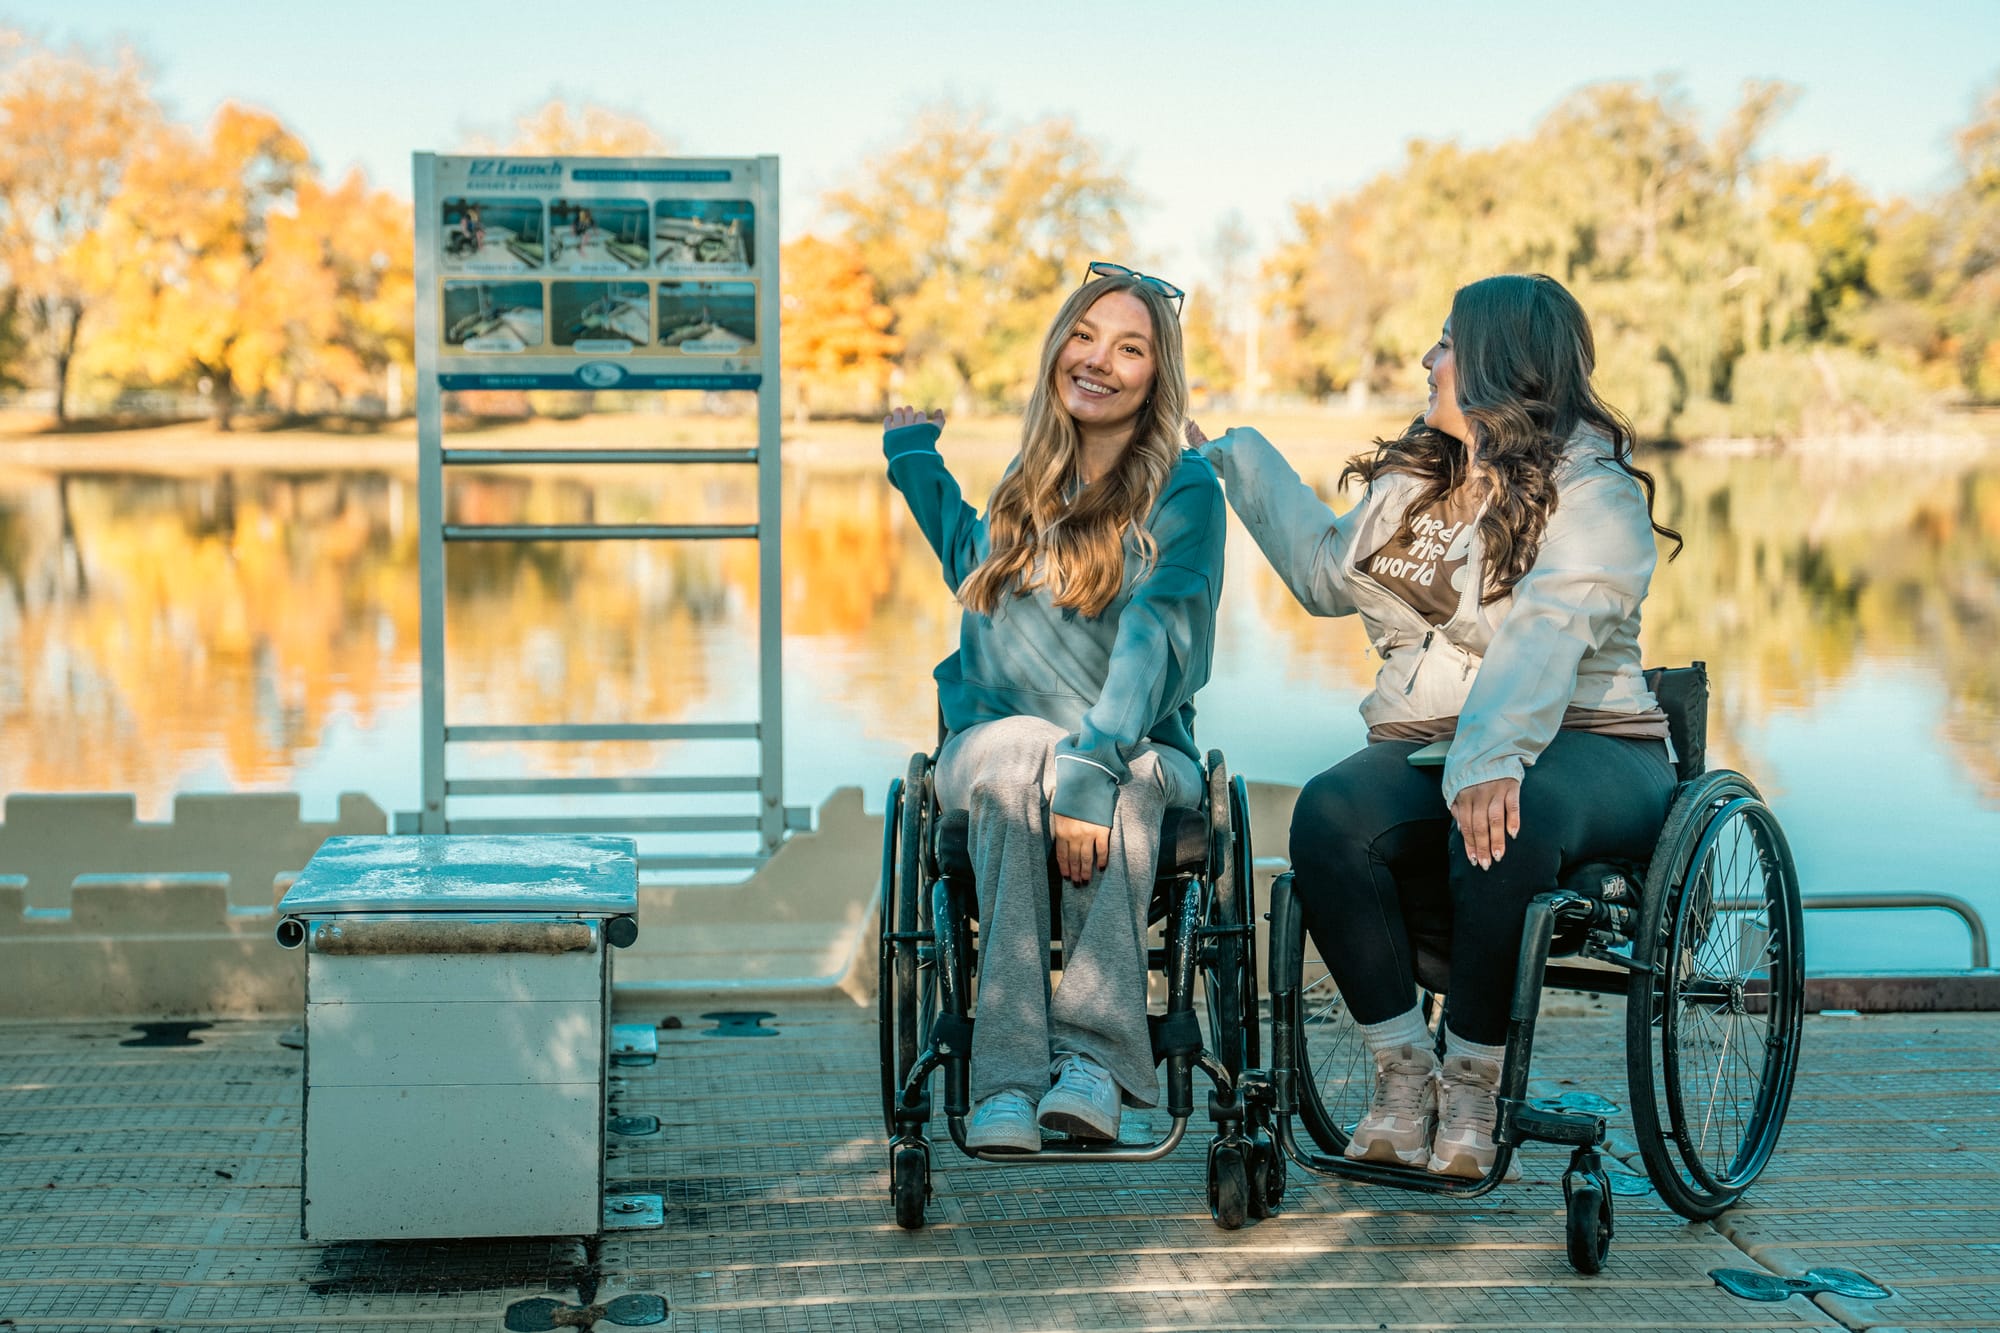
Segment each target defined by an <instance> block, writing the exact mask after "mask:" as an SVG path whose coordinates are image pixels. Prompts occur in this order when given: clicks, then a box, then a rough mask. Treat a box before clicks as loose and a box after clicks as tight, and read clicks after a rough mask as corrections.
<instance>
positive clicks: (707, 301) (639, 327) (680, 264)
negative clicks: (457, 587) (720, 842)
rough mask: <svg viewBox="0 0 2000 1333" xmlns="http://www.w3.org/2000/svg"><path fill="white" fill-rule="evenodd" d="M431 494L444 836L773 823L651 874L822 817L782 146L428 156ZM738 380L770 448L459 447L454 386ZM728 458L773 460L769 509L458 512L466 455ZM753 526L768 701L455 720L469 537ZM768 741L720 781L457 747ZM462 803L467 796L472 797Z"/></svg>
mask: <svg viewBox="0 0 2000 1333" xmlns="http://www.w3.org/2000/svg"><path fill="white" fill-rule="evenodd" d="M414 165H415V174H416V182H415V186H416V189H415V193H416V217H417V223H416V236H417V253H416V289H417V299H416V363H417V446H418V474H417V502H418V508H419V511H420V522H419V534H418V543H419V568H420V577H421V581H422V589H421V591H422V598H421V601H422V613H423V633H422V648H423V694H422V713H423V802H422V808H421V809H419V810H418V811H416V812H414V814H411V815H402V816H399V817H398V819H397V827H398V830H399V831H406V832H423V833H447V832H449V833H524V832H560V833H578V832H592V833H634V834H655V835H666V834H715V833H754V834H756V835H757V836H756V847H755V850H753V851H750V852H747V853H742V854H736V853H722V854H716V853H698V852H697V853H680V854H645V855H642V856H641V858H640V865H641V868H642V869H693V868H719V869H746V868H751V867H754V866H755V865H757V864H759V863H761V862H762V860H763V859H764V858H766V857H768V856H770V855H771V854H772V853H773V852H775V851H776V850H777V848H778V845H779V843H780V842H781V841H782V840H783V838H784V835H785V833H786V831H787V828H788V827H798V826H801V825H802V823H803V821H804V817H805V816H806V814H807V812H806V811H803V810H792V809H788V808H787V807H786V806H785V804H784V793H783V773H784V765H783V757H784V746H783V731H782V727H783V716H784V714H783V695H782V680H783V672H782V658H781V653H782V636H781V628H782V626H781V616H780V612H781V606H780V602H779V596H780V587H779V569H780V565H779V557H780V542H779V522H780V510H781V502H782V473H781V471H780V441H779V431H780V423H781V418H780V412H781V410H782V409H781V404H780V402H779V376H778V312H779V304H778V159H777V158H775V157H756V158H695V159H678V158H585V157H442V156H438V155H435V154H431V153H418V154H416V156H415V163H414ZM463 389H619V390H639V391H658V392H671V391H674V390H699V391H717V390H739V391H753V390H754V391H755V392H756V394H757V446H756V448H754V449H632V448H617V449H576V448H564V449H460V448H450V447H447V445H446V443H445V439H444V419H443V401H444V398H443V396H444V393H445V392H446V391H448V390H463ZM536 463H564V464H628V465H629V464H635V463H637V464H648V465H653V464H657V465H662V466H670V465H676V464H685V463H706V464H717V463H729V464H741V465H744V466H751V467H755V468H756V469H757V521H756V522H755V523H754V524H740V523H738V524H714V523H695V524H664V523H643V524H603V523H590V524H512V525H500V524H452V523H447V522H446V521H445V478H446V475H447V472H446V470H447V469H448V468H450V467H452V466H454V465H478V466H483V467H495V466H507V465H510V464H512V465H520V464H536ZM689 540H696V541H708V540H743V541H753V542H755V543H756V544H757V548H758V552H757V553H758V562H757V571H758V572H757V591H758V672H759V680H758V691H757V698H758V715H757V716H756V717H755V718H750V719H741V718H737V719H725V720H717V721H708V722H680V723H661V722H651V721H646V720H638V719H635V720H631V721H624V722H617V723H574V722H572V723H562V724H555V725H480V726H464V725H453V724H452V723H451V721H450V719H449V718H448V717H447V716H446V679H447V675H446V661H445V600H446V586H447V585H446V581H445V560H446V553H447V551H448V549H449V548H450V546H451V545H452V544H453V543H457V542H581V541H689ZM724 739H736V740H753V741H755V742H756V744H757V754H758V771H757V772H756V773H754V774H742V773H734V774H721V775H715V776H710V777H691V776H685V777H684V776H666V775H658V774H623V775H615V776H593V777H581V778H548V777H541V778H490V777H489V778H481V777H474V776H454V772H453V769H452V767H451V766H450V764H449V762H448V761H449V758H450V755H451V747H452V746H453V744H454V743H469V742H491V741H513V742H529V743H534V742H588V741H687V740H724ZM751 792H754V793H755V794H756V797H757V809H756V811H755V813H754V814H745V815H736V814H717V813H709V814H686V813H661V812H649V813H646V814H642V815H633V814H630V813H618V814H613V813H603V814H593V813H588V812H586V813H582V814H576V815H566V816H563V817H506V818H501V817H486V816H484V815H470V814H467V813H465V812H464V810H463V809H462V806H463V801H464V800H465V799H466V798H477V797H494V796H530V795H545V796H557V797H561V798H562V799H563V800H564V801H565V802H567V803H568V804H569V806H570V807H571V808H572V809H575V808H577V806H578V805H579V803H581V804H583V805H587V804H588V803H589V801H588V798H590V797H617V798H625V799H626V800H627V801H628V802H629V798H630V797H632V796H635V795H647V794H651V795H660V796H674V795H707V794H713V793H751ZM454 797H457V798H460V799H459V804H460V807H461V808H456V809H455V808H454V803H453V798H454Z"/></svg>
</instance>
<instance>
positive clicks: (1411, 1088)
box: [1347, 1046, 1438, 1166]
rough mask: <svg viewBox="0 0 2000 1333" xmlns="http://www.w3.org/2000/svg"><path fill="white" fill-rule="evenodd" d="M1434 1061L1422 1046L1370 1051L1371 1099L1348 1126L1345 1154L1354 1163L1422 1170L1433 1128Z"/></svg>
mask: <svg viewBox="0 0 2000 1333" xmlns="http://www.w3.org/2000/svg"><path fill="white" fill-rule="evenodd" d="M1437 1072H1438V1062H1437V1056H1436V1055H1435V1054H1433V1053H1432V1052H1431V1051H1430V1050H1429V1049H1428V1048H1426V1047H1423V1046H1392V1047H1390V1048H1389V1049H1388V1050H1385V1051H1377V1052H1375V1099H1374V1100H1373V1101H1372V1102H1370V1103H1369V1104H1368V1114H1366V1115H1364V1116H1362V1117H1361V1123H1360V1124H1358V1125H1356V1126H1355V1127H1354V1135H1353V1137H1352V1138H1350V1139H1348V1141H1347V1155H1348V1156H1349V1157H1352V1158H1353V1159H1354V1160H1355V1161H1357V1162H1393V1163H1396V1164H1398V1165H1401V1166H1422V1165H1423V1164H1424V1159H1425V1158H1427V1157H1429V1156H1430V1152H1431V1130H1432V1129H1433V1128H1434V1127H1435V1126H1436V1124H1437V1106H1438V1096H1437Z"/></svg>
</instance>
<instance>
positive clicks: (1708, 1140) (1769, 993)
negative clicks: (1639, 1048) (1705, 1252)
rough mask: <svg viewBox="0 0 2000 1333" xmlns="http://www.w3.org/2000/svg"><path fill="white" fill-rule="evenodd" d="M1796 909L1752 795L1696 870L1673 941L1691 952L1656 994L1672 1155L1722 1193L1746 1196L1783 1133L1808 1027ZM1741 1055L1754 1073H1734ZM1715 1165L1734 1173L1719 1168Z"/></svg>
mask: <svg viewBox="0 0 2000 1333" xmlns="http://www.w3.org/2000/svg"><path fill="white" fill-rule="evenodd" d="M1753 873H1754V876H1755V880H1756V883H1755V885H1754V886H1747V885H1745V884H1744V883H1743V882H1742V880H1741V876H1743V875H1747V874H1753ZM1718 879H1719V880H1720V881H1721V884H1720V885H1718ZM1797 903H1798V894H1797V891H1796V877H1795V872H1794V871H1793V868H1792V863H1791V857H1790V854H1789V851H1788V849H1787V848H1786V846H1785V843H1784V835H1783V833H1782V831H1780V830H1779V829H1778V826H1777V822H1776V820H1775V819H1774V818H1773V817H1772V815H1771V812H1770V810H1769V809H1768V808H1767V807H1766V806H1765V805H1764V804H1763V802H1762V801H1761V800H1758V799H1757V798H1756V797H1754V796H1747V795H1745V796H1738V797H1736V798H1734V799H1733V800H1730V801H1729V802H1728V803H1727V804H1726V805H1725V806H1724V807H1723V808H1722V809H1721V810H1720V811H1719V812H1718V813H1717V814H1716V815H1715V816H1714V817H1713V818H1712V819H1711V820H1710V821H1709V822H1708V825H1707V827H1706V828H1705V829H1704V830H1703V833H1702V835H1701V838H1700V840H1699V841H1698V842H1697V843H1696V845H1695V849H1694V854H1693V855H1692V856H1691V857H1690V858H1689V860H1688V869H1687V872H1686V874H1685V875H1684V876H1683V877H1682V879H1681V881H1680V885H1679V901H1678V902H1677V903H1676V904H1675V910H1674V935H1673V938H1674V939H1675V940H1678V941H1682V942H1683V943H1682V947H1680V948H1677V949H1674V950H1672V951H1670V953H1669V956H1668V957H1667V958H1666V959H1664V960H1663V961H1664V970H1663V973H1662V975H1661V977H1660V981H1659V983H1658V986H1657V989H1656V998H1657V999H1658V1001H1659V1002H1660V1005H1661V1008H1660V1020H1661V1043H1660V1053H1661V1066H1662V1074H1663V1081H1664V1084H1665V1092H1666V1098H1667V1107H1668V1113H1669V1130H1670V1136H1671V1139H1672V1141H1673V1143H1674V1145H1675V1150H1676V1152H1675V1155H1676V1156H1677V1157H1678V1158H1679V1159H1680V1162H1681V1165H1682V1167H1683V1168H1684V1169H1685V1170H1686V1172H1687V1174H1688V1175H1689V1176H1690V1177H1692V1178H1693V1180H1694V1181H1695V1183H1697V1184H1698V1185H1699V1186H1701V1187H1702V1188H1704V1189H1706V1190H1709V1191H1713V1192H1715V1193H1717V1194H1730V1195H1733V1194H1737V1193H1740V1192H1741V1191H1742V1190H1743V1189H1745V1188H1747V1187H1748V1186H1749V1184H1750V1183H1751V1182H1752V1181H1754V1180H1755V1179H1756V1178H1757V1176H1758V1174H1759V1173H1760V1172H1761V1171H1762V1170H1763V1169H1764V1166H1765V1164H1766V1163H1767V1162H1768V1161H1769V1160H1770V1157H1771V1153H1772V1151H1773V1150H1774V1149H1775V1148H1776V1146H1777V1141H1778V1135H1779V1132H1780V1130H1781V1129H1782V1127H1783V1124H1784V1113H1785V1109H1786V1107H1787V1105H1788V1104H1789V1102H1790V1098H1791V1088H1792V1075H1793V1073H1794V1071H1795V1069H1796V1065H1797V1060H1798V1046H1799V1034H1800V1031H1801V1027H1802V1021H1803V1013H1802V1009H1803V1006H1802V996H1801V994H1800V982H1801V976H1800V975H1799V973H1800V968H1799V963H1798V959H1799V957H1800V953H1801V950H1800V948H1799V940H1798V937H1797V932H1798V930H1799V928H1800V922H1799V920H1798V912H1797V908H1796V905H1797ZM1718 927H1721V929H1718ZM1746 946H1748V951H1747V952H1746ZM1731 954H1733V955H1734V957H1733V958H1732V957H1730V956H1729V955H1731ZM1759 1009H1761V1017H1762V1020H1763V1021H1762V1022H1758V1021H1756V1020H1757V1019H1758V1017H1759V1015H1758V1012H1757V1011H1758V1010H1759ZM1689 1020H1693V1021H1689ZM1683 1037H1687V1038H1690V1039H1691V1042H1684V1041H1683V1040H1682V1038H1683ZM1753 1042H1754V1043H1756V1045H1755V1046H1754V1047H1753V1046H1752V1044H1751V1043H1753ZM1689 1047H1698V1050H1696V1049H1690V1048H1689ZM1744 1057H1747V1058H1748V1060H1749V1062H1750V1063H1754V1064H1755V1065H1756V1066H1757V1067H1756V1069H1755V1070H1754V1071H1751V1070H1742V1069H1741V1068H1740V1066H1736V1061H1737V1060H1739V1059H1740V1058H1744ZM1710 1068H1713V1070H1714V1071H1715V1072H1714V1074H1713V1075H1712V1076H1710V1075H1707V1074H1705V1073H1704V1071H1705V1070H1708V1069H1710ZM1732 1068H1734V1072H1726V1071H1730V1070H1732ZM1704 1080H1706V1081H1704ZM1742 1081H1750V1087H1749V1096H1748V1098H1747V1102H1746V1100H1745V1099H1744V1097H1743V1096H1741V1095H1740V1094H1737V1095H1734V1096H1733V1097H1732V1096H1731V1095H1730V1094H1728V1092H1727V1089H1728V1088H1729V1087H1730V1086H1731V1085H1732V1084H1737V1085H1739V1086H1740V1085H1741V1082H1742ZM1711 1158H1722V1159H1723V1160H1726V1162H1727V1165H1726V1166H1725V1167H1724V1168H1723V1169H1721V1170H1717V1169H1714V1168H1713V1167H1712V1166H1711V1165H1710V1159H1711Z"/></svg>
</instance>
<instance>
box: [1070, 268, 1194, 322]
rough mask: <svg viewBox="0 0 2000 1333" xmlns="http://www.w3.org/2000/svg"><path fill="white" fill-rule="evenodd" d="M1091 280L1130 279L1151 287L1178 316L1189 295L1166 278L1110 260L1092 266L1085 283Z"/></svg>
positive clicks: (1142, 285)
mask: <svg viewBox="0 0 2000 1333" xmlns="http://www.w3.org/2000/svg"><path fill="white" fill-rule="evenodd" d="M1090 278H1130V279H1132V280H1133V281H1134V282H1137V283H1138V284H1139V285H1140V286H1141V287H1151V288H1152V289H1153V290H1154V291H1156V292H1158V293H1159V294H1160V295H1162V296H1164V297H1166V298H1167V299H1168V300H1169V301H1172V302H1173V303H1174V314H1176V315H1178V314H1180V312H1181V306H1182V304H1183V303H1184V302H1186V300H1187V293H1186V292H1184V291H1182V290H1181V289H1180V288H1178V287H1176V286H1174V285H1173V284H1172V283H1171V282H1168V281H1167V280H1166V279H1165V278H1156V277H1154V276H1153V275H1152V274H1150V273H1141V272H1139V271H1138V270H1137V269H1130V268H1126V267H1125V266H1124V265H1123V264H1113V263H1111V262H1110V261H1109V260H1104V259H1100V260H1098V261H1097V262H1095V263H1093V264H1092V265H1091V266H1090V275H1089V277H1086V278H1085V279H1084V281H1085V282H1088V281H1090Z"/></svg>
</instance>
